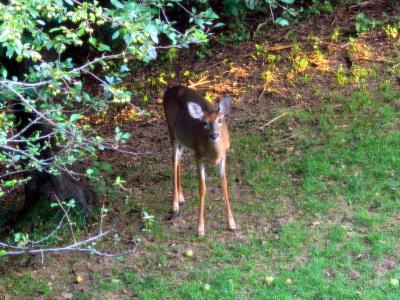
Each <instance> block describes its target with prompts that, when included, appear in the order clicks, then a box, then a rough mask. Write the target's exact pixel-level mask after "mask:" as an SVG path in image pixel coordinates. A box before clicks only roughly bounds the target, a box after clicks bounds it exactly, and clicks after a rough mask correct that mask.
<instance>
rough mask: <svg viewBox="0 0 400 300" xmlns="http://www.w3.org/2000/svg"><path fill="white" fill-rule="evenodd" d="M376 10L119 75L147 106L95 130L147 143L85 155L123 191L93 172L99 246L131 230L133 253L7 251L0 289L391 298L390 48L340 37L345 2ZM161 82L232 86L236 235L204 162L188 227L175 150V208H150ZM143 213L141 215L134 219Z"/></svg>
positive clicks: (161, 173) (124, 242) (393, 118)
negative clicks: (189, 253) (113, 129)
mask: <svg viewBox="0 0 400 300" xmlns="http://www.w3.org/2000/svg"><path fill="white" fill-rule="evenodd" d="M392 8H393V7H392V6H391V5H390V1H388V2H386V1H370V6H369V7H368V6H367V7H365V6H363V7H353V8H351V9H350V8H349V6H343V8H342V9H340V10H339V11H338V13H337V15H336V16H334V15H326V16H322V17H315V18H313V19H312V20H310V21H308V22H304V23H302V24H301V25H299V26H297V27H290V28H285V29H279V30H276V31H275V32H268V33H264V32H262V31H260V32H258V33H257V34H256V36H255V38H254V40H253V41H250V42H241V43H231V44H229V43H226V44H225V45H222V46H221V45H220V46H217V47H212V48H210V49H207V48H202V49H197V50H196V49H195V50H188V51H183V52H181V53H180V54H179V56H178V57H176V58H175V59H173V61H172V63H171V64H169V63H165V64H161V65H160V64H154V65H150V66H149V67H148V68H146V69H145V70H138V71H137V72H136V73H135V74H132V78H129V79H127V84H126V87H127V88H129V89H133V90H136V89H138V87H137V85H140V84H141V85H142V87H141V90H142V91H144V94H140V95H138V96H137V97H136V98H135V101H137V103H138V104H139V103H140V102H141V101H143V99H144V100H146V101H149V104H148V105H147V110H148V112H149V113H150V116H148V115H146V116H140V113H138V112H137V111H136V109H135V108H130V107H128V108H124V109H122V110H121V108H116V109H115V111H114V113H113V114H110V115H108V116H107V117H106V118H104V119H98V120H96V123H97V125H96V126H97V128H98V130H99V131H103V132H110V126H109V124H112V123H117V124H119V126H120V127H121V128H122V129H123V130H127V131H130V132H131V133H132V139H131V141H130V144H129V146H132V147H133V148H134V149H136V151H138V152H151V154H150V155H148V156H137V157H131V156H124V155H121V154H117V153H111V152H110V153H103V154H101V157H100V159H99V161H103V162H108V163H109V164H110V165H111V166H112V168H113V171H112V172H111V173H109V174H107V173H106V172H105V178H106V181H107V182H108V183H109V184H110V186H112V183H113V181H114V180H115V178H116V176H118V175H120V176H121V177H122V178H124V179H125V180H126V183H124V186H125V188H126V189H128V191H127V190H121V189H118V188H115V187H111V188H110V187H108V188H104V187H102V183H103V182H102V181H99V182H97V183H96V188H97V189H98V190H99V192H100V194H101V195H103V197H102V199H103V201H104V203H105V205H106V206H107V207H108V208H109V209H110V213H109V215H108V216H107V218H106V219H105V223H106V225H107V226H114V227H115V228H116V230H117V231H118V233H119V240H118V241H117V242H116V241H115V239H114V241H107V242H105V243H104V248H105V249H110V248H111V249H113V250H114V249H115V250H118V249H124V248H129V247H132V246H133V240H138V239H139V238H140V240H141V242H140V244H139V245H140V246H139V247H138V250H137V252H136V253H135V254H134V255H132V256H129V257H125V258H120V259H102V258H96V257H87V256H80V255H75V254H74V255H71V256H66V255H53V256H51V257H47V258H46V260H45V264H44V265H41V263H40V257H32V258H20V259H17V260H8V259H7V260H5V262H4V264H2V265H0V273H1V274H4V276H3V277H2V278H1V279H0V296H2V295H4V298H5V299H16V298H20V299H22V298H44V299H53V298H60V299H66V298H70V297H73V298H76V299H131V298H135V297H137V298H143V299H164V298H174V299H182V298H184V299H202V298H204V299H221V298H222V299H248V298H253V299H254V298H257V299H258V298H259V299H268V298H272V297H276V298H282V299H292V298H317V299H325V298H327V299H328V298H333V297H336V298H340V299H348V298H351V299H353V298H357V297H360V298H363V299H370V298H371V299H372V298H382V297H386V298H388V299H398V298H399V297H400V290H399V288H398V287H396V286H395V285H392V284H391V283H390V282H391V281H390V280H391V279H398V278H399V276H400V269H399V263H400V261H399V255H400V244H399V241H398V236H399V235H400V227H399V221H400V192H399V180H400V177H399V173H398V170H399V168H400V161H399V157H400V152H399V151H400V150H399V149H400V147H399V146H400V145H399V140H400V139H399V138H400V131H399V129H398V128H399V127H398V125H399V120H400V118H399V109H400V92H399V88H398V82H397V81H398V79H397V78H398V76H399V74H400V71H399V68H398V63H399V52H398V48H399V46H400V44H399V40H398V37H397V38H391V37H389V36H388V35H387V34H386V33H385V31H384V30H383V29H382V26H383V25H381V26H380V27H379V28H377V29H374V30H372V31H369V32H367V33H365V34H364V35H362V36H361V37H358V38H355V39H354V40H353V41H349V35H350V34H354V30H353V29H352V28H353V27H352V24H354V18H355V15H356V14H357V13H358V12H359V11H361V9H362V11H364V12H366V16H367V18H370V19H379V20H381V19H382V16H381V14H380V13H379V14H378V13H377V11H379V9H381V10H382V9H385V10H386V11H387V12H388V13H389V14H390V15H396V14H397V15H399V12H400V11H399V7H394V9H392ZM385 22H391V24H393V23H394V22H395V21H394V19H391V18H388V19H387V20H386V21H385ZM336 26H337V28H338V30H339V36H338V37H337V39H336V38H335V37H334V32H335V28H336ZM197 54H200V55H201V56H203V55H205V58H204V59H203V60H199V59H197V58H196V55H197ZM174 84H187V85H192V86H194V87H195V88H196V89H197V90H199V91H200V92H202V93H203V94H206V96H207V97H208V98H215V97H217V96H220V95H223V94H231V95H233V96H234V100H235V109H234V111H233V112H232V114H231V115H230V116H229V120H228V122H229V126H230V130H231V135H232V137H233V145H232V150H231V152H230V156H229V161H228V174H229V175H228V176H229V191H230V194H231V198H232V203H233V211H234V213H235V217H236V219H237V223H238V224H239V226H240V229H241V230H240V231H239V232H238V233H230V232H227V231H225V227H226V225H225V218H224V209H223V205H222V203H223V202H222V193H221V191H220V190H219V188H218V184H217V183H218V179H217V176H212V175H213V174H215V172H213V169H212V168H211V169H210V170H209V173H210V175H211V176H210V177H209V180H208V194H207V199H206V208H207V210H206V232H207V236H206V237H205V238H197V237H196V235H195V228H196V221H197V178H196V176H195V171H194V164H193V159H192V157H191V156H190V155H186V156H185V158H184V177H183V182H184V192H185V196H186V198H187V200H188V202H189V203H188V205H187V206H185V207H184V208H183V209H182V216H180V217H179V218H177V219H175V220H174V221H172V222H170V221H167V220H166V218H165V217H166V215H167V212H168V210H169V209H170V199H171V197H172V195H171V182H170V181H171V179H170V176H171V174H170V173H171V167H170V145H169V141H168V137H167V129H166V126H165V124H164V121H163V118H162V106H161V105H160V104H161V100H160V97H161V95H162V91H163V90H165V88H166V87H167V86H171V85H174ZM272 120H275V121H272ZM143 211H145V212H147V213H150V214H152V215H154V216H155V222H154V223H145V224H143V220H142V213H143ZM97 226H98V224H92V227H93V230H94V228H97ZM143 228H145V229H147V230H148V232H143ZM187 249H192V250H193V252H194V256H193V258H188V257H186V256H185V252H186V250H187ZM77 275H80V276H82V278H83V282H82V283H80V284H76V283H75V280H76V276H77ZM266 277H273V278H274V281H273V282H272V283H268V280H267V279H266ZM288 279H290V280H288ZM205 284H209V285H210V290H209V291H208V290H207V288H206V287H205Z"/></svg>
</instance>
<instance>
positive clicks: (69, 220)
mask: <svg viewBox="0 0 400 300" xmlns="http://www.w3.org/2000/svg"><path fill="white" fill-rule="evenodd" d="M54 197H55V198H56V200H57V202H58V205H59V206H60V207H61V209H62V211H63V212H64V216H65V217H66V218H67V221H68V225H69V228H70V230H71V234H72V238H73V239H74V243H75V244H76V237H75V233H74V229H73V228H72V222H71V219H70V217H69V215H68V211H67V210H66V209H65V208H64V206H63V205H62V203H61V201H60V198H58V196H57V194H54Z"/></svg>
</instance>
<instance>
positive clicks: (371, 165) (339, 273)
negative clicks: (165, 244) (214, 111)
mask: <svg viewBox="0 0 400 300" xmlns="http://www.w3.org/2000/svg"><path fill="white" fill-rule="evenodd" d="M398 95H399V93H398V91H397V90H394V88H393V87H392V86H388V85H387V83H386V85H385V86H383V87H380V88H379V89H378V91H377V92H376V93H375V92H367V91H365V90H358V91H355V92H354V93H353V94H352V96H351V97H350V98H349V99H345V98H343V97H335V98H334V99H327V101H326V102H325V103H324V104H323V105H321V107H320V108H315V109H313V110H311V111H304V110H299V111H293V112H292V116H293V117H294V118H296V120H297V122H296V124H297V125H296V128H295V129H294V130H295V131H296V132H299V133H301V134H300V135H298V136H297V138H296V139H294V140H292V141H290V142H289V141H288V143H287V144H285V145H284V146H282V145H278V148H279V147H280V148H282V149H281V150H282V151H279V152H274V151H273V150H274V149H273V148H274V145H273V143H274V140H271V139H269V140H268V139H267V137H266V134H265V133H251V134H248V135H246V136H244V137H242V138H238V139H235V140H234V143H233V149H237V151H235V154H234V156H233V157H231V158H230V162H231V165H234V166H236V169H235V170H230V172H231V181H233V180H234V179H235V178H241V179H242V180H243V181H244V182H245V184H246V185H247V186H248V187H249V194H248V195H246V196H245V198H240V199H239V198H237V197H235V196H234V197H233V198H234V210H235V212H236V217H237V219H238V220H239V224H241V226H242V229H243V231H244V232H245V236H246V238H228V239H227V240H225V241H222V240H221V241H218V242H215V238H216V237H218V236H220V235H221V233H217V232H216V231H211V233H209V236H208V237H207V238H205V239H200V240H197V239H196V238H194V239H193V238H192V239H191V241H186V242H185V244H186V245H187V244H189V245H190V244H191V245H194V246H198V245H199V244H202V245H201V246H200V249H199V250H196V252H198V253H196V252H195V259H188V258H184V261H183V262H182V263H178V264H177V265H176V266H175V268H174V271H171V270H169V269H168V268H167V267H160V265H162V264H160V263H159V264H158V266H157V265H156V264H154V265H152V264H149V265H147V268H146V270H145V271H144V272H143V274H142V273H137V272H135V271H133V272H126V273H124V274H123V279H122V280H123V282H124V283H125V284H126V286H128V287H129V288H130V289H131V291H132V292H133V293H134V294H135V295H137V296H139V298H141V299H155V298H165V299H299V298H301V299H311V298H312V299H332V298H335V299H357V298H360V299H381V298H385V299H398V298H399V297H400V289H399V288H396V287H393V286H391V285H390V284H389V279H390V278H398V277H400V267H398V265H399V262H400V261H399V258H398V247H399V243H398V236H400V225H399V224H398V222H396V217H398V215H399V212H400V184H399V182H400V174H399V170H400V129H399V128H398V124H399V120H400V119H399V111H398V108H399V106H398V104H399V103H398V101H399V97H398ZM276 139H277V140H279V139H280V137H279V136H276ZM285 147H286V148H292V149H289V150H288V149H285ZM296 150H298V151H300V152H299V153H300V154H299V155H295V154H294V152H295V151H296ZM232 178H233V179H232ZM213 183H214V182H213ZM190 188H195V186H191V187H190ZM220 213H222V211H220ZM249 214H251V218H250V219H249ZM277 216H279V217H282V218H283V220H284V221H282V224H279V226H277V228H276V229H273V230H270V229H265V228H263V227H262V225H263V224H266V223H268V222H271V223H274V222H277ZM253 224H256V226H255V228H253V227H252V226H251V225H253ZM164 230H165V231H168V229H164ZM210 235H211V236H210ZM166 237H171V238H172V235H171V234H170V233H168V232H167V233H166ZM175 238H177V239H178V240H179V238H178V237H175ZM167 250H168V249H167ZM149 251H152V248H150V249H149ZM196 255H198V256H199V257H198V258H196ZM390 257H391V258H392V259H394V260H395V262H396V263H395V266H394V267H391V268H388V269H384V266H385V260H387V259H389V258H390ZM168 261H169V259H168V258H166V259H165V260H163V263H164V264H166V265H168ZM396 266H397V267H396ZM382 268H383V270H381V269H382ZM378 269H379V270H381V271H379V272H377V270H378ZM266 276H274V278H275V280H274V282H273V284H272V285H268V284H266V282H265V277H266ZM288 278H290V279H291V280H292V284H290V285H289V284H287V282H286V281H287V279H288ZM204 284H209V285H210V287H211V289H210V290H208V291H205V290H204V288H203V287H204Z"/></svg>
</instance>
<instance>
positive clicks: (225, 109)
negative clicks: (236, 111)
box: [218, 96, 232, 115]
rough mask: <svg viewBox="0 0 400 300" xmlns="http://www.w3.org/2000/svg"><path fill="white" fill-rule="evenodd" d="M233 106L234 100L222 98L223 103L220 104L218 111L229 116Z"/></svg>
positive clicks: (227, 97)
mask: <svg viewBox="0 0 400 300" xmlns="http://www.w3.org/2000/svg"><path fill="white" fill-rule="evenodd" d="M231 106H232V98H231V97H229V96H226V97H224V98H222V99H221V101H220V102H219V106H218V111H219V112H220V113H221V114H223V115H227V114H229V112H230V111H231Z"/></svg>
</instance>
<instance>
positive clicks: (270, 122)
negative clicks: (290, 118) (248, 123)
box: [259, 111, 288, 130]
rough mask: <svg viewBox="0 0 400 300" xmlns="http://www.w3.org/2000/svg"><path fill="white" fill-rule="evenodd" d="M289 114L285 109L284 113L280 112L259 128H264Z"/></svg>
mask: <svg viewBox="0 0 400 300" xmlns="http://www.w3.org/2000/svg"><path fill="white" fill-rule="evenodd" d="M287 114H288V112H287V111H285V112H284V113H283V114H280V115H279V116H277V117H275V118H273V119H272V120H270V121H268V122H267V123H265V124H264V125H263V126H260V127H259V129H260V130H263V129H264V128H265V127H267V126H269V125H271V124H272V123H274V122H275V121H277V120H279V119H280V118H282V117H284V116H286V115H287Z"/></svg>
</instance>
